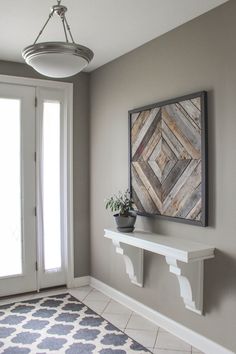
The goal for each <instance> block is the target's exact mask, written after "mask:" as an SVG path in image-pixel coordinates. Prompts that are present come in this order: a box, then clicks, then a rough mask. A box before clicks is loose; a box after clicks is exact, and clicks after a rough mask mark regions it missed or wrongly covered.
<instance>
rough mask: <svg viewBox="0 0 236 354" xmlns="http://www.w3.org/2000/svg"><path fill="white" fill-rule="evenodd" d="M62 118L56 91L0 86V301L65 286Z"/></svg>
mask: <svg viewBox="0 0 236 354" xmlns="http://www.w3.org/2000/svg"><path fill="white" fill-rule="evenodd" d="M36 98H37V99H36ZM36 102H37V104H36ZM65 116H66V115H65V99H64V94H63V91H62V90H60V89H45V88H37V87H30V86H21V85H11V84H3V83H0V166H1V170H0V297H1V296H7V295H12V294H20V293H25V292H29V291H35V290H40V289H43V288H48V287H54V286H59V285H64V284H66V275H67V273H66V259H65V250H66V233H67V231H66V215H67V194H66V192H65V191H66V165H65V161H66V153H65V151H66V146H65V145H66V139H65V136H66V129H65V128H64V123H65V122H64V118H65Z"/></svg>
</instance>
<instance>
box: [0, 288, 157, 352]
mask: <svg viewBox="0 0 236 354" xmlns="http://www.w3.org/2000/svg"><path fill="white" fill-rule="evenodd" d="M0 353H1V354H29V353H31V354H48V353H50V354H52V353H58V354H59V353H61V354H62V353H65V354H93V353H97V354H126V353H128V354H129V353H130V354H131V353H137V354H143V353H150V351H149V350H147V349H146V348H144V347H143V346H142V345H140V344H138V343H137V342H135V341H134V340H133V339H131V338H129V337H128V336H127V335H126V334H125V333H123V332H122V331H120V330H119V329H117V328H116V327H114V326H113V325H112V324H111V323H109V322H108V321H106V320H105V319H104V318H102V317H101V316H99V315H98V314H96V313H95V312H94V311H92V310H91V309H89V308H88V307H87V306H86V305H84V304H83V303H82V302H80V301H78V300H77V299H75V298H74V297H73V296H71V295H70V294H60V295H55V296H49V297H43V298H40V299H33V300H28V301H22V302H16V303H12V304H7V305H3V306H0Z"/></svg>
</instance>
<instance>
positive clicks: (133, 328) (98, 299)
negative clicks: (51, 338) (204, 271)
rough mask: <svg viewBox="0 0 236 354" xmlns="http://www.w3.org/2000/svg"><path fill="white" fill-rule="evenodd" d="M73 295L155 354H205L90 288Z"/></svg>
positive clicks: (81, 289)
mask: <svg viewBox="0 0 236 354" xmlns="http://www.w3.org/2000/svg"><path fill="white" fill-rule="evenodd" d="M70 293H71V295H73V296H74V297H76V298H77V299H79V300H81V301H83V303H84V304H85V305H87V306H88V307H90V308H91V309H92V310H94V311H95V312H97V313H98V314H100V315H101V316H102V317H104V318H105V319H106V320H108V321H109V322H111V323H112V324H114V325H115V326H116V327H118V328H119V329H121V330H122V331H124V332H125V333H127V335H129V336H130V337H131V338H133V339H135V340H136V341H137V342H139V343H140V344H142V345H143V346H145V347H146V348H148V349H149V350H150V351H151V352H152V353H154V354H203V353H202V352H200V351H199V350H197V349H195V348H193V347H191V345H189V344H187V343H185V342H183V341H182V340H180V339H178V338H176V337H175V336H173V335H172V334H170V333H168V332H166V331H165V330H164V329H162V328H160V327H157V326H156V325H155V324H154V323H152V322H150V321H148V320H146V319H145V318H144V317H142V316H140V315H138V314H136V313H135V312H132V311H131V310H130V309H129V308H127V307H125V306H123V305H121V304H120V303H118V302H116V301H114V300H112V299H111V298H109V297H107V296H106V295H104V294H102V293H100V292H99V291H97V290H95V289H93V288H91V287H90V286H84V287H81V288H78V289H72V290H70Z"/></svg>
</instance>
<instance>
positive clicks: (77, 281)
mask: <svg viewBox="0 0 236 354" xmlns="http://www.w3.org/2000/svg"><path fill="white" fill-rule="evenodd" d="M89 284H90V276H89V275H86V276H85V277H79V278H74V279H73V281H72V282H71V284H70V288H79V287H80V286H86V285H89Z"/></svg>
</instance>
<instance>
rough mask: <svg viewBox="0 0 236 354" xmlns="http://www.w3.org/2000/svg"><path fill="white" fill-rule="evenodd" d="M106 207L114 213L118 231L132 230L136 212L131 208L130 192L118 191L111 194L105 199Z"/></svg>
mask: <svg viewBox="0 0 236 354" xmlns="http://www.w3.org/2000/svg"><path fill="white" fill-rule="evenodd" d="M105 207H106V209H110V210H111V212H112V213H114V212H115V213H116V214H114V218H115V221H116V224H117V229H118V231H122V232H132V231H134V224H135V221H136V217H137V215H136V213H135V211H134V210H133V200H132V198H131V197H130V192H129V191H128V190H127V191H125V192H124V193H122V192H119V193H118V195H112V196H111V197H110V198H108V199H106V201H105Z"/></svg>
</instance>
